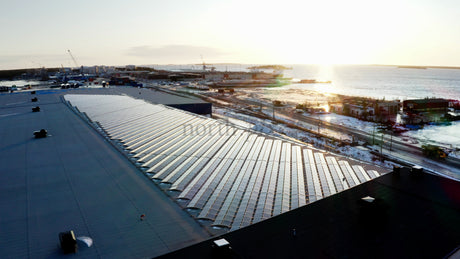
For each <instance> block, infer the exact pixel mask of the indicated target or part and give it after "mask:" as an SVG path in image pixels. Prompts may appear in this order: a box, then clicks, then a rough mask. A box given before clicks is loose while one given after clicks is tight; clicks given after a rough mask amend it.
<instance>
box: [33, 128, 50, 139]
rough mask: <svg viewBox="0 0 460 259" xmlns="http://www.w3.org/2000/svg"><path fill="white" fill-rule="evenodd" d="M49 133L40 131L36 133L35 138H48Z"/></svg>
mask: <svg viewBox="0 0 460 259" xmlns="http://www.w3.org/2000/svg"><path fill="white" fill-rule="evenodd" d="M47 134H48V132H47V131H46V130H45V129H41V130H40V131H34V136H35V138H46V136H47Z"/></svg>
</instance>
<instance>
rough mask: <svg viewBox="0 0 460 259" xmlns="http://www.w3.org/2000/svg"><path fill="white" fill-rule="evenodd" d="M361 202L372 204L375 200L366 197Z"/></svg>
mask: <svg viewBox="0 0 460 259" xmlns="http://www.w3.org/2000/svg"><path fill="white" fill-rule="evenodd" d="M361 200H363V201H365V202H369V203H372V202H374V201H375V198H372V197H371V196H366V197H363V198H361Z"/></svg>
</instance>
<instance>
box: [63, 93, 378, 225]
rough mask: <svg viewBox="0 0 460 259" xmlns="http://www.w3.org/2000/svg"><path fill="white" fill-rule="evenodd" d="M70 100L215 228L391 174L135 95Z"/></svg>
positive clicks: (268, 214) (262, 217) (250, 221)
mask: <svg viewBox="0 0 460 259" xmlns="http://www.w3.org/2000/svg"><path fill="white" fill-rule="evenodd" d="M64 98H65V99H66V100H67V101H69V102H70V105H72V106H75V107H76V109H78V111H79V112H81V113H84V114H85V116H87V118H89V119H88V120H89V122H91V123H94V125H95V127H96V128H98V129H100V131H101V132H102V133H103V134H106V136H107V138H108V139H110V140H111V141H113V142H114V143H116V144H117V146H119V147H120V150H122V151H123V152H124V153H125V154H126V155H127V156H128V157H129V158H130V159H132V160H133V161H135V162H136V164H138V166H139V167H140V168H142V170H143V171H144V172H145V174H146V175H147V176H149V177H150V178H152V179H153V180H154V181H155V182H156V183H158V184H159V185H160V186H162V188H164V189H165V190H166V191H168V193H169V194H170V195H171V196H172V197H174V198H177V201H178V203H179V204H181V205H182V206H184V207H185V208H187V209H188V210H190V211H191V213H193V214H196V218H197V219H199V220H203V221H205V222H207V223H209V225H210V226H212V227H213V228H221V227H224V228H226V229H228V230H235V229H239V228H241V227H244V226H248V225H250V224H253V223H256V222H259V221H262V220H265V219H268V218H270V217H272V216H276V215H278V214H281V213H285V212H287V211H289V210H292V209H295V208H298V207H301V206H304V205H306V204H309V203H311V202H314V201H317V200H319V199H322V198H324V197H327V196H330V195H332V194H334V193H337V192H341V191H343V190H346V189H348V188H351V187H353V186H355V185H359V184H361V183H363V182H366V181H369V180H371V179H373V178H375V177H378V176H380V175H381V174H383V173H386V171H387V170H386V169H383V168H380V167H377V166H374V165H371V164H367V163H364V162H361V161H358V160H353V159H349V158H347V157H344V156H340V155H337V154H333V153H328V152H325V151H323V150H318V149H315V148H312V147H311V146H307V145H301V144H298V143H293V142H290V141H287V140H285V139H280V138H277V137H273V136H270V135H265V134H262V133H260V132H256V131H251V130H248V129H243V128H238V127H236V126H234V125H232V124H228V123H224V122H221V121H217V120H214V119H211V118H207V117H203V116H198V115H195V114H191V113H187V112H184V111H181V110H177V109H173V108H169V107H166V106H163V105H153V104H151V103H147V102H145V101H143V100H139V99H133V98H131V97H128V96H122V95H119V96H117V95H79V94H68V95H65V97H64Z"/></svg>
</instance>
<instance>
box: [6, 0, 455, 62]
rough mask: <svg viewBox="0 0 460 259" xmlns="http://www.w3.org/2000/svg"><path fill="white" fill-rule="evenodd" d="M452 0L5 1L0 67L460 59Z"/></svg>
mask: <svg viewBox="0 0 460 259" xmlns="http://www.w3.org/2000/svg"><path fill="white" fill-rule="evenodd" d="M459 17H460V1H457V0H385V1H382V0H380V1H373V0H347V1H343V0H321V1H320V0H315V1H311V0H303V1H302V0H282V1H281V0H278V1H272V0H264V1H259V0H231V1H229V0H194V1H191V0H168V1H164V0H161V1H160V0H130V1H121V0H91V1H89V0H80V1H62V0H59V1H57V0H41V1H36V0H2V1H1V2H0V32H1V40H0V69H18V68H32V67H43V66H44V67H60V66H61V65H62V66H64V67H73V66H75V62H73V60H72V58H71V56H70V55H69V52H68V50H70V51H71V53H72V55H73V56H74V57H75V59H76V63H77V64H78V65H79V66H80V65H85V66H93V65H128V64H133V65H149V64H198V63H202V62H203V61H204V62H206V63H208V64H209V63H246V64H393V65H433V66H434V65H437V66H460V47H459V46H460V18H459Z"/></svg>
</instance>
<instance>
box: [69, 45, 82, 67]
mask: <svg viewBox="0 0 460 259" xmlns="http://www.w3.org/2000/svg"><path fill="white" fill-rule="evenodd" d="M67 52H69V55H70V57H71V58H72V60H73V63H74V64H75V66H76V67H77V68H78V67H80V66H79V65H78V63H77V60H76V59H75V57H74V56H73V55H72V52H70V49H68V50H67Z"/></svg>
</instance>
